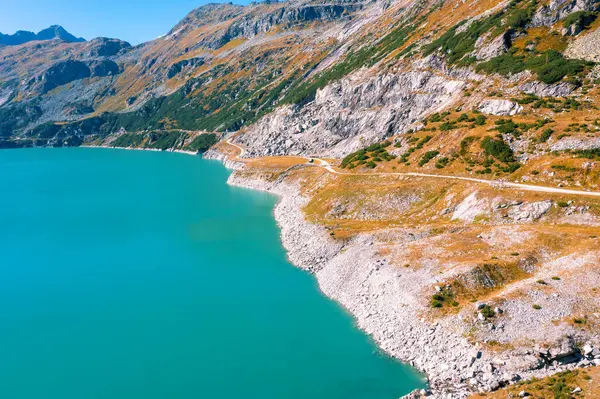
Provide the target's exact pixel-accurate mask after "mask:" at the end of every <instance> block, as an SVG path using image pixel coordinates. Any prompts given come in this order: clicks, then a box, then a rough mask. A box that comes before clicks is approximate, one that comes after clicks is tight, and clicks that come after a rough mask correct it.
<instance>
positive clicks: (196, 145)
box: [186, 133, 217, 151]
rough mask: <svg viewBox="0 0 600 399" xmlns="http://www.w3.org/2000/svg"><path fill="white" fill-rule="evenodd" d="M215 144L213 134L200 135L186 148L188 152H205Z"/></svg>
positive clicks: (214, 135)
mask: <svg viewBox="0 0 600 399" xmlns="http://www.w3.org/2000/svg"><path fill="white" fill-rule="evenodd" d="M216 142H217V135H216V134H214V133H207V134H201V135H199V136H198V137H196V138H194V140H193V141H192V142H191V143H190V144H189V145H188V146H187V147H186V150H189V151H206V150H208V149H209V148H210V147H211V146H213V145H214V144H215V143H216Z"/></svg>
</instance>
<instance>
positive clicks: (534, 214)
mask: <svg viewBox="0 0 600 399" xmlns="http://www.w3.org/2000/svg"><path fill="white" fill-rule="evenodd" d="M551 208H552V201H550V200H546V201H539V202H529V203H524V204H521V205H518V206H515V207H511V208H510V210H509V211H508V217H509V218H510V219H512V220H514V221H515V222H521V223H523V222H533V221H535V220H538V219H539V218H541V217H542V216H543V215H544V214H545V213H546V212H548V211H549V210H550V209H551Z"/></svg>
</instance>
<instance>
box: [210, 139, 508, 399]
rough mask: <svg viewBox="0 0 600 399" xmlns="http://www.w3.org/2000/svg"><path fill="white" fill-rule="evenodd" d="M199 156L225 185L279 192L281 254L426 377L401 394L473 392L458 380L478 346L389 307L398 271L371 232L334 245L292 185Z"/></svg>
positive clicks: (407, 309)
mask: <svg viewBox="0 0 600 399" xmlns="http://www.w3.org/2000/svg"><path fill="white" fill-rule="evenodd" d="M205 158H206V159H213V160H219V161H222V162H223V163H224V164H225V166H226V167H228V168H229V169H234V170H235V172H234V173H233V174H232V175H231V176H230V178H229V180H228V184H230V185H233V186H238V187H244V188H249V189H254V190H260V191H265V192H269V193H272V194H275V195H277V196H278V197H279V201H278V203H277V205H276V207H275V210H274V216H275V219H276V221H277V223H278V225H279V226H280V229H281V240H282V243H283V246H284V248H285V249H286V251H287V254H288V258H289V260H290V261H291V262H292V263H293V264H294V265H296V266H297V267H300V268H302V269H304V270H307V271H309V272H311V273H313V274H314V275H315V276H316V278H317V281H318V284H319V287H320V289H321V291H322V292H323V293H324V294H325V295H327V296H328V297H329V298H331V299H333V300H335V301H337V302H338V303H340V304H341V305H342V306H344V307H345V308H346V309H347V310H348V311H349V312H350V313H351V314H352V315H353V316H354V318H355V320H356V323H357V325H358V327H359V328H361V329H362V330H364V331H365V332H367V333H368V334H369V335H371V336H372V337H373V339H374V340H375V341H376V343H377V344H378V346H379V347H380V348H381V349H382V350H383V351H384V352H386V353H387V354H389V355H390V356H393V357H394V358H397V359H399V360H401V361H403V362H406V363H409V364H410V365H412V366H413V367H415V368H416V369H417V370H419V371H421V372H423V373H424V374H425V375H427V377H428V385H429V389H428V390H425V391H417V392H414V393H412V394H410V395H409V396H407V397H419V396H421V395H427V396H428V397H431V398H437V397H439V398H442V397H443V398H465V397H466V396H468V395H469V394H470V393H472V392H473V389H472V388H471V387H470V385H469V384H468V383H467V382H465V381H467V380H468V377H469V376H472V375H474V374H476V373H474V372H473V370H476V369H477V368H478V367H480V366H481V367H484V362H485V360H484V359H483V356H482V352H480V351H479V350H477V349H476V348H474V347H473V346H472V345H470V344H469V343H468V342H467V341H466V340H465V339H464V338H462V337H460V336H458V335H455V334H452V333H449V332H447V331H443V329H442V326H441V325H439V324H438V323H435V324H432V325H430V324H428V323H426V322H424V321H422V320H419V318H418V316H417V314H416V311H415V309H414V308H412V309H411V306H410V304H409V303H406V304H402V305H403V306H401V307H397V306H396V305H398V299H402V295H401V294H402V291H403V289H405V288H406V287H403V285H402V284H404V283H402V284H398V283H394V281H398V278H397V274H398V271H397V270H395V269H394V268H393V267H391V266H389V265H388V264H387V263H386V261H385V260H384V259H381V258H380V257H379V256H378V255H377V247H376V245H374V240H373V237H371V236H370V235H361V236H359V237H357V238H356V239H352V240H351V241H350V242H347V243H344V244H342V243H339V242H337V241H336V240H334V239H332V238H331V237H330V236H329V234H328V232H327V231H326V229H325V228H323V227H320V226H317V225H315V224H312V223H309V222H308V221H306V219H305V218H304V215H303V213H302V207H303V206H304V205H305V203H306V201H307V199H306V198H305V197H303V196H301V195H300V193H299V190H298V187H297V186H295V185H294V184H290V183H288V182H285V181H284V179H283V180H277V181H274V182H268V181H264V180H260V179H257V178H253V177H249V176H246V175H245V174H243V173H240V171H241V170H243V164H242V163H240V162H236V161H232V160H230V159H228V158H227V157H226V156H225V155H223V154H221V153H219V152H218V151H215V150H209V151H208V152H207V153H206V154H205ZM490 367H491V366H490ZM491 372H492V370H490V373H491ZM478 382H479V381H478ZM478 382H475V381H471V383H474V384H475V385H480V384H479V383H478ZM491 388H494V387H493V386H492V387H491ZM495 388H497V386H495Z"/></svg>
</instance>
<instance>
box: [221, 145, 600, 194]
mask: <svg viewBox="0 0 600 399" xmlns="http://www.w3.org/2000/svg"><path fill="white" fill-rule="evenodd" d="M226 143H227V144H229V145H231V146H233V147H236V148H237V149H239V150H240V153H239V154H238V155H237V158H241V157H242V156H243V155H244V154H245V152H246V150H244V148H242V147H240V146H239V145H237V144H234V143H232V142H231V141H229V140H226ZM301 158H304V159H306V162H307V164H308V163H310V162H311V160H312V163H310V164H311V165H314V166H318V167H321V168H323V169H325V170H327V171H328V172H330V173H333V174H336V175H344V176H412V177H431V178H436V179H446V180H463V181H470V182H474V183H481V184H487V185H489V186H492V187H495V188H517V189H520V190H525V191H535V192H540V193H553V194H568V195H584V196H589V197H600V192H597V191H581V190H570V189H566V188H556V187H548V186H534V185H531V184H522V183H513V182H507V181H504V180H486V179H476V178H473V177H462V176H450V175H436V174H428V173H416V172H404V173H402V172H373V173H368V174H366V173H351V172H341V171H338V170H335V169H334V168H333V166H332V165H331V164H330V163H329V162H327V161H325V160H324V159H320V158H307V157H301Z"/></svg>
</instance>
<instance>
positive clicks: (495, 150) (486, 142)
mask: <svg viewBox="0 0 600 399" xmlns="http://www.w3.org/2000/svg"><path fill="white" fill-rule="evenodd" d="M481 148H483V150H484V151H485V153H486V155H489V156H492V157H494V158H496V159H497V160H499V161H501V162H504V163H512V162H515V158H514V153H513V151H512V150H511V148H510V147H509V146H508V144H506V143H505V142H504V140H502V139H501V138H500V139H493V138H491V137H489V136H488V137H485V138H484V139H483V141H482V142H481Z"/></svg>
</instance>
